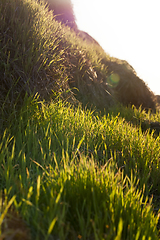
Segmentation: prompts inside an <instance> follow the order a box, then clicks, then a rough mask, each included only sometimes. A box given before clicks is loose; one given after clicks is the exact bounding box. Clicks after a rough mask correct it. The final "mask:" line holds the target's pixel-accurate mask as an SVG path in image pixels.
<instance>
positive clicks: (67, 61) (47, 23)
mask: <svg viewBox="0 0 160 240" xmlns="http://www.w3.org/2000/svg"><path fill="white" fill-rule="evenodd" d="M0 14H1V20H0V23H1V24H0V60H1V62H0V72H1V83H0V89H1V90H0V94H1V96H0V109H1V112H0V114H1V115H0V239H7V240H9V239H16V240H19V239H24V240H25V239H26V240H28V239H37V240H39V239H45V240H47V239H48V240H52V239H54V240H59V239H60V240H61V239H62V240H63V239H64V240H65V239H67V240H69V239H74V240H75V239H77V240H78V239H84V240H94V239H95V240H99V239H107V240H108V239H109V240H120V239H123V240H125V239H126V240H132V239H133V240H138V239H139V240H141V239H143V240H145V239H148V240H149V239H159V222H158V220H159V205H160V202H159V197H160V186H159V178H160V170H159V169H160V163H159V159H160V151H159V150H160V139H159V133H158V132H156V130H153V131H152V130H150V128H149V126H150V125H147V124H146V128H145V129H144V128H143V126H144V123H146V122H147V123H150V122H160V113H159V110H158V109H157V110H156V111H155V109H154V111H152V110H148V111H146V109H144V108H143V103H142V106H140V107H137V106H136V107H135V106H134V105H131V104H130V105H129V106H126V104H123V105H122V103H125V102H126V101H127V99H125V101H124V102H123V101H122V102H118V100H119V99H122V98H121V96H119V92H116V91H115V90H113V89H114V88H113V86H112V87H109V86H108V85H105V84H104V82H103V81H100V79H102V78H103V76H104V78H105V81H106V79H107V78H108V77H109V75H110V73H111V72H112V68H111V69H110V70H109V68H108V66H109V65H105V64H104V62H105V63H107V61H108V62H109V61H110V62H111V63H113V64H111V63H110V65H112V67H113V68H114V66H117V64H118V63H117V60H116V59H112V58H111V57H110V56H109V55H107V54H106V53H104V52H103V51H102V49H101V48H100V47H99V46H95V47H93V45H92V46H91V45H90V44H87V42H84V41H82V40H81V39H80V38H79V37H78V36H77V35H76V34H75V33H74V32H72V31H71V30H70V29H69V28H68V27H66V26H63V25H61V24H60V23H58V22H56V21H54V17H53V15H52V14H48V11H47V8H46V7H45V5H44V3H42V2H39V1H31V0H23V1H21V0H15V1H11V0H2V1H1V3H0ZM10 16H12V17H11V18H10ZM15 26H16V27H15ZM102 60H103V61H102ZM118 61H119V60H118ZM125 64H126V63H125ZM124 66H125V67H124ZM126 66H127V67H126ZM128 68H129V66H128V64H126V65H124V62H121V63H120V67H119V65H118V70H117V69H116V74H117V71H119V75H120V76H121V74H122V75H123V74H124V75H125V71H126V73H127V77H128V76H129V73H130V71H131V70H130V68H129V70H128ZM121 72H122V73H121ZM95 73H96V74H97V75H98V77H97V79H96V75H95ZM107 74H108V75H107ZM131 75H132V79H137V78H133V71H131ZM91 78H92V80H91ZM75 79H76V80H75ZM77 79H78V80H77ZM73 80H75V82H74V83H73ZM126 81H127V80H126V79H125V80H124V82H126ZM136 81H137V80H136ZM69 83H70V84H69ZM85 84H86V86H85ZM132 84H133V83H128V85H127V86H131V87H132ZM140 84H141V83H140ZM71 86H72V88H71ZM122 86H123V84H122ZM138 86H139V85H138V82H137V87H138ZM140 86H141V85H140ZM144 86H145V84H143V83H142V87H144ZM77 89H79V90H78V91H77ZM86 89H87V90H86ZM97 89H98V90H97ZM104 89H105V92H106V91H107V92H108V91H110V94H108V95H107V96H105V95H104ZM135 89H136V86H134V88H133V90H134V91H135ZM96 90H97V91H98V93H97V92H96ZM82 93H83V94H82ZM93 93H94V94H93ZM76 94H77V95H76ZM92 94H93V95H92ZM147 94H148V95H147ZM146 95H147V96H148V99H149V100H148V102H149V104H148V105H146V106H152V105H154V104H153V101H152V99H151V98H150V96H152V94H151V93H150V92H149V90H148V89H147V90H146ZM111 96H113V97H111ZM142 99H144V96H143V98H142ZM104 100H105V101H104ZM129 103H130V102H129ZM136 103H137V102H136ZM150 103H151V104H150Z"/></svg>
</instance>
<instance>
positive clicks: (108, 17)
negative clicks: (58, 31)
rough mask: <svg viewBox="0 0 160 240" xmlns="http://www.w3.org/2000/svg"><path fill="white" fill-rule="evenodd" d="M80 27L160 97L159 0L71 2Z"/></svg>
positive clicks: (91, 0)
mask: <svg viewBox="0 0 160 240" xmlns="http://www.w3.org/2000/svg"><path fill="white" fill-rule="evenodd" d="M72 3H73V6H74V12H75V16H76V19H77V25H78V27H79V28H80V29H81V30H83V31H86V32H88V33H89V34H90V35H91V36H92V37H93V38H95V39H96V40H97V41H98V42H99V43H100V45H101V46H102V47H103V49H104V50H105V51H106V52H107V53H109V54H110V55H111V56H114V57H117V58H120V59H124V60H126V61H128V62H129V63H130V64H131V65H132V66H133V68H134V69H135V70H136V72H137V74H138V76H139V77H141V78H142V79H143V80H144V81H145V82H147V83H148V85H149V87H150V88H151V90H152V91H154V92H155V93H156V94H160V85H159V84H160V71H159V70H158V69H159V55H160V47H159V42H160V34H159V32H158V29H159V26H158V25H159V22H160V14H159V1H158V0H154V1H152V3H151V2H150V1H144V0H141V1H139V0H135V1H127V0H122V1H119V0H112V1H107V2H106V1H104V0H99V1H97V0H87V1H86V0H72Z"/></svg>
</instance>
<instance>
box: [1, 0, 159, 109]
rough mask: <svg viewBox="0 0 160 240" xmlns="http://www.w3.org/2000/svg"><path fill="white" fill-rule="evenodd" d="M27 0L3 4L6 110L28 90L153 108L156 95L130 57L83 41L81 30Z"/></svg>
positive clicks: (93, 102)
mask: <svg viewBox="0 0 160 240" xmlns="http://www.w3.org/2000/svg"><path fill="white" fill-rule="evenodd" d="M29 2H30V1H20V2H19V1H18V0H16V1H14V3H11V2H10V1H9V3H8V4H7V2H6V1H2V2H1V15H2V18H1V27H0V32H1V42H0V44H1V45H0V47H1V55H0V58H1V65H0V71H1V73H2V74H1V85H0V89H1V90H0V96H1V97H0V98H1V101H0V102H1V103H2V105H3V106H4V105H6V108H7V109H8V107H9V106H10V105H12V104H13V105H15V103H20V102H22V101H23V98H24V96H25V94H28V95H31V94H35V93H38V94H39V95H40V96H41V97H42V99H43V98H45V99H49V98H52V97H53V94H52V90H54V91H55V92H58V93H60V92H61V93H63V94H65V92H66V90H67V89H71V92H70V97H71V98H72V100H73V98H76V99H78V100H79V101H80V102H82V103H83V104H84V106H85V105H86V104H88V105H92V106H93V107H94V106H96V107H98V108H100V109H101V110H103V109H104V108H105V109H108V107H110V106H112V105H113V104H115V103H117V102H119V103H122V104H124V105H129V104H130V105H132V104H134V105H135V106H136V107H139V106H140V105H142V107H143V108H147V109H148V108H151V109H153V110H155V108H156V102H155V96H154V94H153V93H152V92H151V91H150V89H149V88H148V87H147V86H146V84H145V83H144V81H143V80H141V79H139V78H138V77H137V75H136V73H135V71H134V69H133V68H132V67H131V66H130V65H129V64H128V63H127V62H126V61H121V60H119V59H115V58H111V57H110V56H109V55H107V54H106V53H105V52H104V51H103V49H102V48H101V47H100V46H99V45H98V44H95V43H94V42H92V44H91V43H89V44H88V40H84V41H82V40H83V37H82V35H81V34H82V33H81V34H80V33H77V31H78V30H76V31H75V30H73V29H70V28H69V27H68V26H66V25H62V24H61V23H59V22H57V21H55V16H54V15H53V11H49V12H48V9H47V7H45V5H44V4H43V1H42V2H39V3H38V2H37V3H36V2H35V3H34V4H32V5H31V4H30V3H29ZM54 2H56V1H53V3H54ZM69 2H70V1H69ZM17 6H18V7H17ZM52 7H53V6H52ZM69 9H70V8H69ZM70 12H71V13H72V11H71V10H70ZM56 13H57V14H58V12H56ZM9 16H12V18H10V17H9ZM58 16H59V17H60V16H61V14H59V15H58ZM62 16H63V15H62ZM67 16H68V15H67ZM69 16H70V18H71V19H72V18H73V19H74V16H73V17H71V14H70V15H69ZM65 18H66V16H65ZM8 26H9V27H8ZM79 35H80V36H79ZM76 89H77V91H76ZM73 92H74V94H73ZM63 94H62V95H63ZM6 96H7V99H6ZM4 99H6V100H5V104H4V103H3V101H4Z"/></svg>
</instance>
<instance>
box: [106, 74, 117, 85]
mask: <svg viewBox="0 0 160 240" xmlns="http://www.w3.org/2000/svg"><path fill="white" fill-rule="evenodd" d="M119 81H120V77H119V75H118V74H117V73H112V74H111V75H110V76H109V77H108V78H107V83H108V84H109V85H110V86H111V87H117V86H118V83H119Z"/></svg>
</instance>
